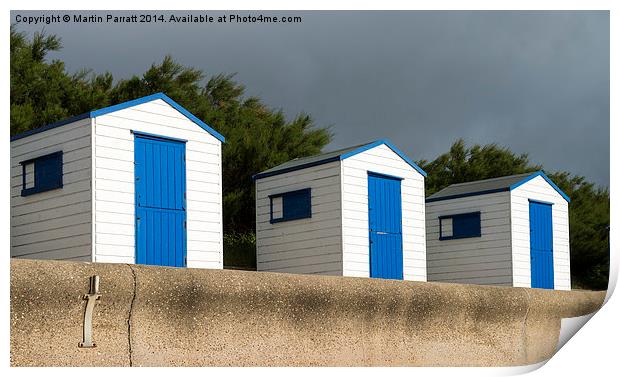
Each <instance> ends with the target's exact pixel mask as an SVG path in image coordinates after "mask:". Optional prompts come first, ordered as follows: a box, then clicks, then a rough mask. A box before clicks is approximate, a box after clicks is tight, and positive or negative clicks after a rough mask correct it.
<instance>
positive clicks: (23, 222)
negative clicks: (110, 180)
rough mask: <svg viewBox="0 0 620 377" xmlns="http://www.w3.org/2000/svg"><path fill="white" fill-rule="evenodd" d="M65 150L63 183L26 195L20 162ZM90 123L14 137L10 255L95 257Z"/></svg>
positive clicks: (82, 122)
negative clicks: (92, 222) (24, 195)
mask: <svg viewBox="0 0 620 377" xmlns="http://www.w3.org/2000/svg"><path fill="white" fill-rule="evenodd" d="M61 150H62V151H63V156H62V158H63V187H62V188H60V189H56V190H51V191H46V192H41V193H37V194H33V195H30V196H26V197H22V196H21V189H22V167H21V165H20V164H19V163H20V162H21V161H25V160H28V159H31V158H34V157H39V156H43V155H46V154H50V153H53V152H57V151H61ZM90 179H91V127H90V119H83V120H79V121H76V122H73V123H70V124H67V125H64V126H61V127H57V128H53V129H50V130H47V131H43V132H40V133H37V134H34V135H31V136H27V137H25V138H22V139H18V140H15V141H12V142H11V257H18V258H32V259H63V260H79V261H89V262H90V261H91V259H92V253H91V234H92V233H91V228H92V225H91V191H90Z"/></svg>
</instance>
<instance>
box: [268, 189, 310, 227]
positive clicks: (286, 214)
mask: <svg viewBox="0 0 620 377" xmlns="http://www.w3.org/2000/svg"><path fill="white" fill-rule="evenodd" d="M310 198H311V194H310V189H309V188H307V189H303V190H296V191H290V192H284V193H281V194H275V195H269V207H270V213H271V215H270V219H269V222H271V223H272V224H273V223H278V222H282V221H290V220H298V219H306V218H309V217H312V203H311V200H310Z"/></svg>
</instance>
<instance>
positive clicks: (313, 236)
mask: <svg viewBox="0 0 620 377" xmlns="http://www.w3.org/2000/svg"><path fill="white" fill-rule="evenodd" d="M305 188H310V189H311V203H312V217H311V218H305V219H299V220H291V221H283V222H278V223H273V224H271V223H270V222H269V219H270V217H269V215H270V214H269V211H270V208H269V207H270V206H269V195H272V194H280V193H283V192H289V191H295V190H300V189H305ZM340 195H341V192H340V161H336V162H331V163H328V164H324V165H318V166H314V167H311V168H307V169H303V170H297V171H293V172H289V173H284V174H280V175H276V176H272V177H267V178H262V179H258V180H256V266H257V269H258V271H277V272H289V273H304V274H321V275H342V253H341V250H342V237H341V215H340V208H341V207H340Z"/></svg>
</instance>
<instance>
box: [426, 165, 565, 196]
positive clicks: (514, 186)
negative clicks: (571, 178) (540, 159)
mask: <svg viewBox="0 0 620 377" xmlns="http://www.w3.org/2000/svg"><path fill="white" fill-rule="evenodd" d="M536 177H543V178H544V180H545V181H547V183H549V185H550V186H551V187H553V189H554V190H555V191H557V192H558V194H560V195H561V196H562V197H563V198H564V199H565V200H566V201H567V202H568V203H570V198H569V197H568V195H566V194H565V193H564V191H562V190H560V188H559V187H558V186H557V185H556V184H555V183H553V181H552V180H551V179H550V178H549V177H547V175H546V174H545V173H543V172H542V171H537V172H536V173H533V174H532V175H529V176H528V177H527V178H525V179H523V180H521V181H519V182H517V183H515V184H513V185H511V186H509V187H504V188H499V189H493V190H484V191H476V192H467V193H464V194H457V195H448V196H444V197H440V198H430V199H426V203H432V202H439V201H442V200H450V199H458V198H465V197H468V196H477V195H486V194H492V193H496V192H502V191H512V190H514V189H516V188H517V187H519V186H521V185H522V184H524V183H526V182H528V181H530V180H532V179H534V178H536ZM498 178H499V177H498ZM464 183H465V182H464Z"/></svg>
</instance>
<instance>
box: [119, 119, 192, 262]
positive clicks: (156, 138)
mask: <svg viewBox="0 0 620 377" xmlns="http://www.w3.org/2000/svg"><path fill="white" fill-rule="evenodd" d="M130 132H131V133H132V134H133V135H134V142H133V146H134V151H133V155H134V160H133V163H134V173H133V176H134V182H133V184H134V249H135V251H134V264H137V263H138V246H139V242H138V239H139V238H138V229H139V225H138V208H139V206H138V190H137V188H136V169H135V166H136V153H137V151H136V142H137V139H147V140H154V141H161V142H166V143H177V144H182V145H183V159H182V161H181V163H182V164H183V180H182V187H183V212H184V214H185V218H184V220H183V222H184V223H183V226H182V229H183V231H182V235H183V236H182V237H183V242H182V245H183V247H182V253H183V255H182V264H181V266H179V267H187V164H186V159H187V158H186V153H187V149H186V144H187V140H185V139H178V138H174V137H169V136H164V135H157V134H151V133H146V132H141V131H134V130H130ZM167 267H173V266H167Z"/></svg>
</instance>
